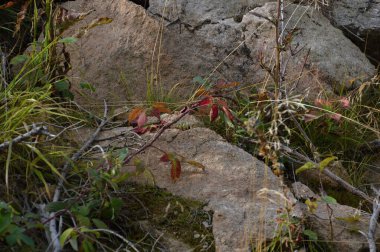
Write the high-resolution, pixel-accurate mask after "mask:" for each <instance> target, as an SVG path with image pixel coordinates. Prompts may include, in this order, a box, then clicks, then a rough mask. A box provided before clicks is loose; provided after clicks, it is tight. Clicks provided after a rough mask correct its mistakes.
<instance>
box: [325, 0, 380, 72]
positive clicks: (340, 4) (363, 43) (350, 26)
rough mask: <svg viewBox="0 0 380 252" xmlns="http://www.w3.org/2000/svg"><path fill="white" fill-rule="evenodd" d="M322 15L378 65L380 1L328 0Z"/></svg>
mask: <svg viewBox="0 0 380 252" xmlns="http://www.w3.org/2000/svg"><path fill="white" fill-rule="evenodd" d="M328 2H329V4H328V5H327V6H323V10H324V14H325V15H326V17H328V18H329V19H330V20H331V22H332V24H333V25H335V26H336V27H338V28H340V29H341V30H342V31H343V32H344V33H345V35H346V36H347V37H349V38H350V39H351V40H352V41H354V42H355V43H356V44H357V45H358V46H360V48H361V49H362V50H363V51H364V52H365V53H366V54H367V56H368V57H369V58H370V59H371V60H372V62H373V63H374V64H377V65H378V64H380V1H379V0H330V1H328Z"/></svg>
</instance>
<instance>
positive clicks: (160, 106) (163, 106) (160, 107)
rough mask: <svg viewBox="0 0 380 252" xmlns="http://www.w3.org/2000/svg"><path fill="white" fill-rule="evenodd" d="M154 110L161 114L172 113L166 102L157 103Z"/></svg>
mask: <svg viewBox="0 0 380 252" xmlns="http://www.w3.org/2000/svg"><path fill="white" fill-rule="evenodd" d="M153 109H155V110H157V111H158V112H160V113H171V110H170V109H169V108H168V107H167V106H166V103H164V102H156V103H154V104H153Z"/></svg>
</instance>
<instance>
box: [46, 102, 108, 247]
mask: <svg viewBox="0 0 380 252" xmlns="http://www.w3.org/2000/svg"><path fill="white" fill-rule="evenodd" d="M107 114H108V106H107V103H106V101H104V115H103V119H102V121H101V123H100V124H99V126H98V128H97V129H96V131H95V132H94V134H92V136H91V137H90V138H89V139H88V140H87V141H86V142H85V143H84V145H83V146H82V147H81V148H80V149H79V150H78V151H77V152H76V153H74V154H73V155H72V157H71V158H70V160H68V161H66V163H65V164H64V166H63V168H62V174H61V175H62V177H61V178H60V179H59V181H58V184H57V188H56V189H55V191H54V196H53V201H52V202H57V201H59V197H60V195H61V190H62V188H63V183H64V179H65V177H66V174H67V172H68V170H69V169H70V168H71V165H72V163H73V162H75V161H77V160H78V159H79V158H80V157H81V156H82V154H83V153H84V152H85V151H86V150H87V149H88V148H90V146H91V145H92V143H93V142H94V141H95V139H96V137H97V136H98V135H99V133H100V131H101V130H102V128H103V127H104V126H105V125H106V123H107V122H108V119H107ZM49 218H50V223H49V231H50V237H51V242H52V244H53V251H54V252H58V251H61V250H62V248H61V245H60V243H59V236H60V232H59V230H57V223H56V213H54V212H52V213H50V214H49Z"/></svg>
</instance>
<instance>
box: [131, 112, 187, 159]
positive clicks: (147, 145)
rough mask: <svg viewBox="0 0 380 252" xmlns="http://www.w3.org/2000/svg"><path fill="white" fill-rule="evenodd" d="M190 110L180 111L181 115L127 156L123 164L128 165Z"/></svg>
mask: <svg viewBox="0 0 380 252" xmlns="http://www.w3.org/2000/svg"><path fill="white" fill-rule="evenodd" d="M190 111H191V110H190V109H189V108H188V107H185V108H184V109H182V111H181V113H180V114H179V115H178V116H177V117H176V118H174V119H173V121H171V122H168V123H166V124H165V125H164V126H163V127H162V128H161V129H160V130H159V131H158V132H157V133H156V134H155V135H154V137H153V138H152V139H150V140H149V141H148V142H146V143H145V144H144V145H143V146H141V148H140V149H138V150H137V151H135V152H134V153H132V154H131V155H129V156H128V157H127V158H126V159H125V160H124V164H127V163H129V161H131V160H132V158H133V157H135V156H136V155H138V154H140V153H141V152H143V151H144V150H146V149H147V148H148V147H150V146H151V145H152V144H153V143H154V142H155V141H156V140H157V139H158V138H159V137H160V136H161V135H162V133H164V131H165V130H167V129H168V128H170V127H171V126H172V125H173V124H175V123H177V122H178V121H179V120H181V119H182V118H183V117H184V116H185V115H187V114H188V113H189V112H190Z"/></svg>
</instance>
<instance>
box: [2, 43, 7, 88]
mask: <svg viewBox="0 0 380 252" xmlns="http://www.w3.org/2000/svg"><path fill="white" fill-rule="evenodd" d="M7 63H8V62H7V55H6V54H5V53H4V52H3V51H2V50H1V47H0V64H1V68H0V78H1V83H2V87H3V88H4V89H6V88H7V86H8V82H7V80H8V67H7Z"/></svg>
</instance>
